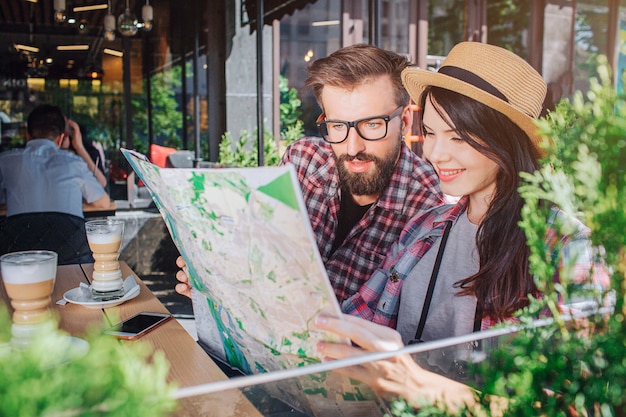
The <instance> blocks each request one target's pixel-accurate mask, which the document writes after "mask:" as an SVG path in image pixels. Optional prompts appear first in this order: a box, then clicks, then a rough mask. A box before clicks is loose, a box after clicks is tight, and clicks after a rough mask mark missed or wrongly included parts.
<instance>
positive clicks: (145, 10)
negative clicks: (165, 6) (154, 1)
mask: <svg viewBox="0 0 626 417" xmlns="http://www.w3.org/2000/svg"><path fill="white" fill-rule="evenodd" d="M153 18H154V12H153V10H152V6H150V0H146V4H144V5H143V7H142V8H141V20H143V30H145V31H146V32H150V31H151V30H152V26H153V25H152V20H153Z"/></svg>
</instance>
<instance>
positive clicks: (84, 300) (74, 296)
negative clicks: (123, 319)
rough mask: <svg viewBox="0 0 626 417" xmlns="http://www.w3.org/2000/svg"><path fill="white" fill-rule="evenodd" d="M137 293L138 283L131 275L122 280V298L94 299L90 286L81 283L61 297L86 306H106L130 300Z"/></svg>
mask: <svg viewBox="0 0 626 417" xmlns="http://www.w3.org/2000/svg"><path fill="white" fill-rule="evenodd" d="M138 295H139V284H137V282H135V279H134V278H133V277H132V276H129V277H127V278H126V279H125V280H124V296H123V297H122V298H118V299H116V300H110V301H98V300H94V299H93V296H92V295H91V287H90V286H88V285H81V286H80V287H76V288H72V289H71V290H69V291H67V292H66V293H65V294H63V299H65V301H67V302H69V303H72V304H78V305H81V306H84V307H87V308H107V307H114V306H117V305H120V304H122V303H124V302H126V301H128V300H132V299H133V298H135V297H137V296H138Z"/></svg>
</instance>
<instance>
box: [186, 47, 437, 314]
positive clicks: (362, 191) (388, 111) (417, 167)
mask: <svg viewBox="0 0 626 417" xmlns="http://www.w3.org/2000/svg"><path fill="white" fill-rule="evenodd" d="M408 64H409V63H408V61H407V59H406V58H405V57H403V56H401V55H398V54H396V53H394V52H391V51H387V50H384V49H380V48H377V47H375V46H371V45H363V44H362V45H353V46H348V47H345V48H342V49H339V50H338V51H336V52H334V53H332V54H331V55H329V56H328V57H326V58H321V59H318V60H316V61H314V62H313V63H311V65H309V67H308V69H307V70H308V72H309V77H308V78H307V80H306V82H305V88H311V89H312V90H313V93H314V95H315V99H316V100H317V102H318V104H319V105H320V107H321V108H322V111H323V113H322V114H321V115H320V117H319V118H318V123H317V125H318V127H319V129H320V133H321V136H322V137H321V138H318V137H304V138H301V139H298V140H297V141H295V142H294V143H292V144H291V145H290V146H289V147H288V148H287V149H286V151H285V154H284V155H283V158H282V160H281V164H287V163H291V164H293V165H294V166H295V168H296V173H297V175H298V180H299V182H300V187H301V188H302V194H303V197H304V202H305V203H306V206H307V211H308V213H309V218H310V220H311V226H312V227H313V231H314V232H315V236H316V239H317V246H318V247H319V251H320V255H321V257H322V260H323V262H324V265H325V266H326V270H327V272H328V277H329V278H330V282H331V284H332V286H333V289H334V291H335V295H336V296H337V300H338V301H339V302H340V303H341V302H342V301H343V300H345V299H346V298H348V297H350V296H351V295H352V294H354V293H355V292H356V291H358V290H359V289H360V288H361V285H362V284H363V283H365V281H367V280H368V279H369V277H370V276H371V275H372V274H373V272H374V271H375V270H376V269H377V268H378V267H379V266H380V264H381V263H382V260H383V259H384V258H385V255H386V252H387V249H388V248H389V247H391V244H392V243H394V242H395V241H396V240H397V239H398V237H399V236H400V231H401V230H402V228H403V227H404V225H405V224H406V223H407V222H408V221H409V219H410V218H411V217H413V216H415V215H416V214H420V213H421V212H423V211H425V210H428V209H430V208H432V207H435V206H438V205H440V204H442V203H443V194H442V193H441V191H440V190H439V181H438V179H437V176H436V174H435V172H434V171H433V169H432V167H431V166H430V165H429V164H428V163H427V162H425V161H424V160H422V159H421V158H419V157H418V156H417V155H416V154H415V153H413V152H412V151H411V150H410V149H409V148H408V146H407V145H406V144H405V142H404V140H403V136H404V134H406V133H408V132H409V130H410V129H411V126H412V123H413V111H412V110H411V109H410V107H409V100H410V98H409V94H408V92H407V91H406V90H405V89H404V86H403V85H402V80H401V79H400V73H401V72H402V70H403V69H404V68H405V67H406V66H407V65H408ZM176 264H177V265H178V266H179V267H181V268H183V267H184V265H185V263H184V261H183V259H182V257H179V258H178V259H177V261H176ZM176 278H177V279H178V281H180V282H179V283H178V284H177V285H176V291H177V292H178V293H180V294H183V295H186V296H188V297H191V287H190V285H189V279H188V276H187V274H186V273H185V272H184V271H183V270H180V271H178V273H177V274H176Z"/></svg>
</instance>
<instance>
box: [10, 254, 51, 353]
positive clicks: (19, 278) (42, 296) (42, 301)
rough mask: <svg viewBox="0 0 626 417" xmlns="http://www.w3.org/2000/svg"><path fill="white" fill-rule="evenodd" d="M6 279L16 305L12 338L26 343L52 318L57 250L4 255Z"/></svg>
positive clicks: (13, 303)
mask: <svg viewBox="0 0 626 417" xmlns="http://www.w3.org/2000/svg"><path fill="white" fill-rule="evenodd" d="M0 271H1V272H2V282H3V283H4V289H5V290H6V292H7V295H8V296H9V298H10V299H11V306H12V307H13V317H12V318H13V325H12V328H11V331H12V341H13V343H14V344H17V345H26V344H28V341H29V339H30V337H31V336H32V335H33V334H34V332H35V331H36V330H37V329H38V327H39V326H40V325H41V324H42V323H43V322H45V321H46V320H48V319H50V317H51V315H50V309H49V308H50V296H51V295H52V290H53V289H54V282H55V280H56V275H57V254H56V252H52V251H44V250H30V251H23V252H12V253H7V254H5V255H2V256H1V257H0Z"/></svg>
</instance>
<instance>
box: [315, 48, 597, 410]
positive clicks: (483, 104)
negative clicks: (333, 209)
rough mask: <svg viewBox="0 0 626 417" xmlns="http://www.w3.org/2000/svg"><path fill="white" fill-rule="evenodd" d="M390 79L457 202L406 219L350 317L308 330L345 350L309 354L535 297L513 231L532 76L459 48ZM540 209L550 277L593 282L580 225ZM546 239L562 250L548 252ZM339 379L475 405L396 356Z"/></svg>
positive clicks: (392, 340)
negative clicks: (434, 68) (563, 232)
mask: <svg viewBox="0 0 626 417" xmlns="http://www.w3.org/2000/svg"><path fill="white" fill-rule="evenodd" d="M402 79H403V82H404V85H405V86H406V88H407V89H408V91H409V92H410V94H411V97H412V98H413V99H414V100H416V102H417V103H419V104H420V105H421V108H422V109H424V110H423V113H422V114H421V117H422V120H421V127H422V134H423V136H424V157H425V158H426V159H427V160H428V161H430V163H431V164H433V166H434V167H435V170H436V172H437V175H438V176H439V179H440V184H441V189H442V191H443V192H444V193H445V194H448V195H452V196H461V197H462V198H461V199H460V200H459V202H458V203H457V204H449V205H444V206H440V207H437V208H434V209H432V210H430V211H429V212H428V213H425V214H420V215H418V216H416V217H414V218H413V219H412V220H411V221H410V222H409V223H408V224H407V226H406V228H405V229H404V230H403V232H402V234H401V237H400V239H399V241H398V242H397V243H396V244H394V245H393V247H392V248H391V250H390V251H389V254H388V256H387V258H386V260H385V261H384V263H383V264H382V266H381V268H380V269H378V270H377V271H376V273H375V274H374V275H373V276H372V278H371V279H370V280H369V281H368V282H367V283H366V284H365V285H364V286H363V287H362V288H361V290H359V292H357V293H355V294H354V295H353V296H352V297H351V298H349V299H348V300H346V301H345V302H344V303H343V306H342V310H343V311H344V313H347V314H349V315H353V316H357V317H352V316H345V317H343V319H337V318H330V317H318V318H317V319H316V326H317V327H318V328H319V329H323V330H326V331H330V332H333V333H336V334H338V335H340V336H342V337H345V338H349V339H351V340H352V342H353V343H354V344H353V345H342V344H336V343H330V342H320V343H319V344H318V350H319V351H320V352H321V353H322V354H323V355H325V356H326V357H328V358H335V359H337V358H346V357H350V356H354V355H359V354H362V353H363V352H364V351H377V350H397V349H399V348H401V347H403V346H404V345H405V344H409V343H414V342H419V341H433V340H439V339H443V338H448V337H454V336H460V335H465V334H469V333H472V332H474V331H480V330H484V329H486V328H488V327H490V326H492V325H493V324H495V323H498V322H503V321H509V320H512V316H513V314H514V312H516V311H517V310H519V309H521V308H523V307H525V306H527V305H528V302H529V296H530V295H533V296H535V297H538V296H540V295H541V294H539V292H538V290H537V287H536V285H535V282H534V279H533V276H532V275H531V273H530V270H529V248H528V247H527V245H526V237H525V234H524V231H523V230H522V229H521V228H520V227H519V221H520V219H521V209H522V207H523V205H524V201H523V199H522V197H521V196H520V194H519V193H518V187H519V186H520V181H521V179H520V175H519V174H520V172H533V171H535V170H537V169H538V168H539V167H540V165H539V158H540V157H541V155H542V153H543V150H542V148H541V146H540V144H541V142H542V140H543V139H542V138H541V137H540V136H539V134H538V132H537V130H538V129H537V127H536V125H535V124H534V120H535V119H536V118H537V117H538V116H539V114H540V112H541V109H542V102H543V99H544V95H545V92H546V85H545V82H544V81H543V79H542V77H541V75H539V74H538V73H537V72H536V71H535V70H534V69H533V68H532V67H531V66H530V65H529V64H528V63H526V62H525V61H524V60H523V59H522V58H520V57H518V56H517V55H515V54H513V53H512V52H509V51H507V50H505V49H503V48H500V47H496V46H492V45H487V44H482V43H478V42H463V43H460V44H458V45H456V46H455V47H454V48H453V49H452V50H451V51H450V53H449V55H448V57H447V58H446V60H445V61H444V63H443V65H442V66H441V68H440V69H439V70H438V72H437V73H434V72H430V71H425V70H421V69H418V68H408V69H406V70H404V71H403V73H402ZM552 212H553V219H554V223H553V224H551V225H550V227H551V230H550V231H549V235H548V236H546V250H547V251H550V252H551V253H554V257H553V258H554V259H555V266H557V267H558V269H557V271H559V272H562V269H563V268H565V267H567V271H573V272H574V274H573V275H574V276H572V275H571V274H570V275H563V274H557V276H555V279H556V280H558V279H559V278H565V277H566V276H567V277H568V279H570V278H571V280H572V281H574V282H580V283H592V284H593V285H595V286H598V287H605V286H606V285H607V284H608V278H607V276H606V275H605V274H603V273H602V272H601V271H603V269H602V268H592V265H593V262H594V253H593V250H592V248H591V243H590V241H589V236H588V232H589V231H588V229H587V228H586V227H585V226H584V225H582V224H581V223H580V222H578V221H577V220H575V219H574V218H572V217H570V216H568V215H567V214H565V213H563V212H562V211H560V210H559V209H558V208H556V207H553V208H552ZM563 222H566V223H568V224H570V225H573V226H575V227H574V230H575V232H574V233H572V234H571V235H567V236H560V234H559V232H558V228H557V226H556V225H558V224H562V223H563ZM557 242H560V243H563V244H564V246H563V247H562V248H561V249H557V248H556V247H555V245H556V243H557ZM570 268H572V269H570ZM590 271H593V274H592V273H591V272H590ZM563 302H564V303H566V302H567V300H563ZM370 321H371V323H370ZM386 326H388V327H386ZM394 328H395V329H396V330H394ZM345 372H346V373H348V374H349V375H350V376H351V377H353V378H355V379H358V380H361V381H363V382H365V383H367V384H369V385H371V386H372V388H374V389H375V390H376V391H379V392H381V393H382V394H383V395H385V396H387V397H398V396H400V397H402V398H404V399H406V400H407V401H409V402H411V403H412V404H414V405H416V406H417V405H419V404H421V405H423V404H424V401H425V402H426V403H439V404H445V405H447V406H448V407H453V408H456V407H460V406H463V405H468V406H472V404H473V401H474V400H475V397H474V392H473V390H472V389H470V388H469V387H467V386H466V385H463V384H460V383H457V382H454V381H451V380H449V379H447V378H445V377H444V376H442V375H439V374H437V373H433V372H430V371H427V370H425V369H422V368H421V367H419V366H418V365H417V364H416V363H415V362H413V360H412V359H411V358H410V357H408V356H398V357H394V358H392V359H389V360H386V361H380V362H374V363H367V364H365V365H362V366H359V367H354V368H349V369H347V370H346V371H345Z"/></svg>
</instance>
